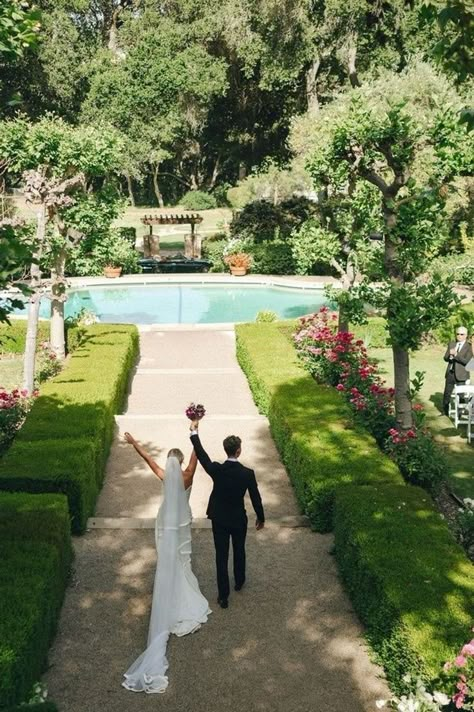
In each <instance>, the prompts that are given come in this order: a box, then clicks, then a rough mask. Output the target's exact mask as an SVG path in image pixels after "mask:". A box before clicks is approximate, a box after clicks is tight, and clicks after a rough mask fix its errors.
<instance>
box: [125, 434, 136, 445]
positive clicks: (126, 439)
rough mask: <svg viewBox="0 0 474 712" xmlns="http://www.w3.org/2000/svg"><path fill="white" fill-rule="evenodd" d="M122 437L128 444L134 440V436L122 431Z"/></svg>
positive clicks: (131, 443)
mask: <svg viewBox="0 0 474 712" xmlns="http://www.w3.org/2000/svg"><path fill="white" fill-rule="evenodd" d="M123 439H124V440H125V441H126V442H127V443H129V444H130V445H133V443H134V442H135V438H134V437H132V435H130V433H124V434H123Z"/></svg>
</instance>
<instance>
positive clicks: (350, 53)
mask: <svg viewBox="0 0 474 712" xmlns="http://www.w3.org/2000/svg"><path fill="white" fill-rule="evenodd" d="M356 58H357V33H356V34H353V35H351V37H350V39H349V47H348V49H347V73H348V75H349V81H350V83H351V87H353V88H355V87H360V85H361V84H360V81H359V77H358V76H357V69H356Z"/></svg>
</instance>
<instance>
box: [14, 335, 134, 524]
mask: <svg viewBox="0 0 474 712" xmlns="http://www.w3.org/2000/svg"><path fill="white" fill-rule="evenodd" d="M137 352H138V335H137V331H136V328H135V327H134V326H131V325H126V326H119V325H107V326H105V325H94V326H91V327H88V328H87V330H86V334H85V337H84V340H83V342H82V344H81V346H80V347H79V348H78V349H77V350H76V351H75V352H74V354H73V355H72V356H71V358H70V360H69V362H68V364H67V366H66V367H65V368H64V370H63V371H62V372H61V374H59V375H58V376H56V377H55V378H54V379H52V380H51V381H48V383H46V384H45V385H44V386H43V387H42V389H41V394H40V396H39V397H38V398H37V400H36V402H35V404H34V407H33V409H32V410H31V412H30V414H29V417H28V418H27V419H26V421H25V423H24V425H23V427H22V429H21V431H20V432H19V434H18V436H17V437H16V439H15V441H14V443H13V445H12V447H11V448H10V450H9V451H8V453H7V454H6V455H5V457H4V458H3V459H2V460H0V489H1V490H22V491H28V492H63V493H65V494H66V495H67V497H68V500H69V507H70V512H71V517H72V527H73V531H75V532H83V531H84V528H85V525H86V522H87V518H88V517H89V516H90V515H91V514H92V512H93V511H94V505H95V501H96V498H97V495H98V492H99V489H100V486H101V484H102V478H103V473H104V467H105V462H106V460H107V456H108V452H109V448H110V443H111V441H112V434H113V425H114V415H115V413H117V412H119V410H120V407H121V405H122V403H123V399H124V397H125V393H126V388H127V383H128V377H129V372H130V369H131V367H132V365H133V363H134V361H135V358H136V355H137ZM58 414H60V415H58Z"/></svg>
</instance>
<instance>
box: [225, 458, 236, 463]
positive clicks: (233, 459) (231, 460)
mask: <svg viewBox="0 0 474 712" xmlns="http://www.w3.org/2000/svg"><path fill="white" fill-rule="evenodd" d="M226 462H238V459H237V458H236V457H228V458H227V460H226Z"/></svg>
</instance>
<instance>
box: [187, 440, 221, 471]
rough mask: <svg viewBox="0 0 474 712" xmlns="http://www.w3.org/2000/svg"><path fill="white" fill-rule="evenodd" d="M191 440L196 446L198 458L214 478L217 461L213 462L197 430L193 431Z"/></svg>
mask: <svg viewBox="0 0 474 712" xmlns="http://www.w3.org/2000/svg"><path fill="white" fill-rule="evenodd" d="M191 442H192V444H193V447H194V452H195V453H196V455H197V459H198V460H199V462H200V463H201V465H202V466H203V467H204V469H205V470H206V472H207V474H208V475H210V476H211V477H212V478H213V477H214V474H215V467H214V465H215V464H216V463H215V462H212V460H211V458H210V457H209V455H208V454H207V452H206V451H205V450H204V448H203V446H202V443H201V440H200V439H199V435H198V434H197V432H196V430H193V431H191Z"/></svg>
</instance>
